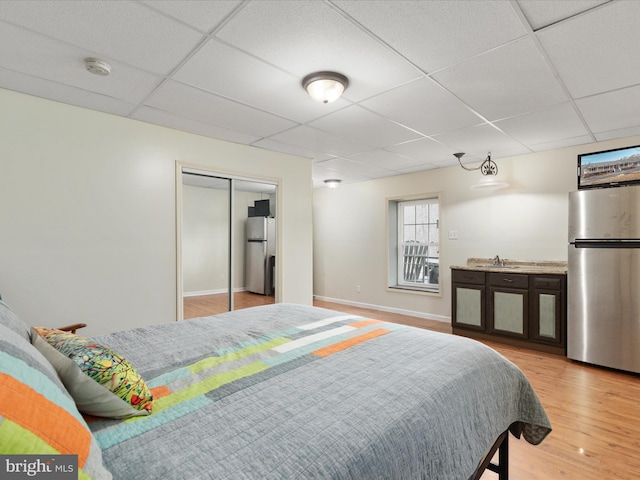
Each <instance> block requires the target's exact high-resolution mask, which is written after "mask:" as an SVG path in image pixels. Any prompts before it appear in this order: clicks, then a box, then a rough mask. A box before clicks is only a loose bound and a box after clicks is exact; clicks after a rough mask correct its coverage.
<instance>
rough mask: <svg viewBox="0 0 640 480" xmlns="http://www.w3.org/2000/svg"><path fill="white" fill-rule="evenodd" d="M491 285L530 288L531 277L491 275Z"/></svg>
mask: <svg viewBox="0 0 640 480" xmlns="http://www.w3.org/2000/svg"><path fill="white" fill-rule="evenodd" d="M489 285H494V286H500V287H510V288H529V275H520V274H517V273H490V274H489Z"/></svg>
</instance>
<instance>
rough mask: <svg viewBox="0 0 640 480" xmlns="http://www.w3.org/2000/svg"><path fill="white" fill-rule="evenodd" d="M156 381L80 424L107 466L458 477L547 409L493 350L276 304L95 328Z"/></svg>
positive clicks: (535, 436) (178, 475)
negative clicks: (147, 401) (139, 397)
mask: <svg viewBox="0 0 640 480" xmlns="http://www.w3.org/2000/svg"><path fill="white" fill-rule="evenodd" d="M96 340H97V341H98V342H100V343H102V344H104V345H107V346H110V347H111V348H113V349H114V350H116V351H117V352H119V353H120V354H122V355H123V356H124V357H125V358H127V359H128V360H129V361H131V363H132V364H133V365H134V366H135V367H136V369H137V370H138V372H139V373H140V374H141V375H142V376H143V377H144V378H145V380H146V381H147V383H148V384H149V386H150V387H151V388H152V389H153V392H154V396H155V401H154V411H153V413H152V415H150V416H147V417H136V418H135V419H129V420H124V421H123V420H100V421H95V422H91V423H90V424H89V425H90V427H91V429H92V431H93V432H94V435H95V436H96V438H97V440H98V443H99V444H100V445H101V447H102V448H103V457H104V461H105V465H106V466H107V468H109V470H111V471H112V472H113V474H114V478H115V479H123V480H124V479H127V480H129V479H135V478H153V479H165V480H166V479H216V480H223V479H229V480H242V479H286V480H292V479H367V480H373V479H385V480H400V479H411V480H414V479H446V480H453V479H461V480H466V479H468V478H469V476H470V475H471V474H472V472H473V471H474V469H475V468H476V467H477V465H478V463H479V462H480V460H481V459H482V457H483V455H484V454H485V453H486V452H487V450H489V448H490V447H491V445H492V444H493V442H494V441H495V439H496V438H497V437H498V436H499V434H500V433H501V432H503V431H504V430H506V429H507V428H509V427H511V429H512V432H513V433H515V434H517V435H519V434H520V432H522V434H523V436H524V438H525V439H526V440H528V441H529V442H530V443H533V444H537V443H539V442H541V441H542V440H543V438H544V437H545V436H546V435H547V433H548V432H549V431H550V423H549V420H548V418H547V416H546V414H545V412H544V410H543V408H542V406H541V405H540V402H539V400H538V398H537V396H536V395H535V393H534V392H533V390H532V388H531V386H530V384H529V382H528V381H527V379H526V378H525V377H524V375H523V374H522V372H521V371H520V370H519V369H518V368H517V367H516V366H515V365H514V364H512V363H511V362H509V361H508V360H506V359H505V358H504V357H502V356H501V355H499V354H498V353H496V352H495V351H493V350H492V349H490V348H488V347H486V346H484V345H482V344H480V343H478V342H475V341H473V340H469V339H466V338H462V337H456V336H453V335H446V334H440V333H435V332H430V331H427V330H422V329H418V328H412V327H407V326H402V325H396V324H392V323H385V322H369V321H366V319H363V318H360V317H354V316H351V315H345V314H342V313H339V312H334V311H330V310H325V309H319V308H314V307H306V306H300V305H290V304H276V305H270V306H263V307H255V308H251V309H246V310H238V311H235V312H229V313H225V314H222V315H217V316H213V317H207V318H200V319H194V320H187V321H184V322H181V323H172V324H163V325H158V326H154V327H148V328H141V329H135V330H129V331H125V332H119V333H114V334H111V335H106V336H101V337H96Z"/></svg>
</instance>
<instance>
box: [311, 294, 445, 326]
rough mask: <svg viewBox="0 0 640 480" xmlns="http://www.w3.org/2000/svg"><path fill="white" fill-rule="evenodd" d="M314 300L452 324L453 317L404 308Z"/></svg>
mask: <svg viewBox="0 0 640 480" xmlns="http://www.w3.org/2000/svg"><path fill="white" fill-rule="evenodd" d="M313 298H315V299H318V300H323V301H325V302H333V303H341V304H343V305H350V306H352V307H361V308H370V309H372V310H380V311H381V312H389V313H397V314H398V315H409V316H411V317H418V318H424V319H426V320H436V321H438V322H443V323H449V324H450V323H451V317H445V316H443V315H436V314H433V313H424V312H416V311H413V310H404V309H402V308H393V307H386V306H384V305H373V304H370V303H362V302H353V301H351V300H343V299H340V298H331V297H322V296H320V295H314V296H313Z"/></svg>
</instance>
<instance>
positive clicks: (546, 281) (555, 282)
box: [533, 276, 563, 290]
mask: <svg viewBox="0 0 640 480" xmlns="http://www.w3.org/2000/svg"><path fill="white" fill-rule="evenodd" d="M562 283H563V282H562V279H561V278H551V277H538V276H535V277H533V288H548V289H551V290H561V289H562Z"/></svg>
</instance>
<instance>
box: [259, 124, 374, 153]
mask: <svg viewBox="0 0 640 480" xmlns="http://www.w3.org/2000/svg"><path fill="white" fill-rule="evenodd" d="M270 139H271V140H276V141H278V142H282V143H287V144H289V145H294V146H297V147H302V148H305V149H307V150H311V151H314V152H323V153H328V154H331V155H338V156H347V155H353V154H354V153H359V152H367V151H369V150H371V147H369V146H368V145H366V144H364V143H362V142H358V141H354V140H349V139H346V138H344V137H339V136H336V135H332V134H330V133H327V132H323V131H321V130H318V129H317V128H311V127H308V126H305V125H300V126H297V127H295V128H292V129H290V130H287V131H286V132H282V133H278V134H276V135H272V136H271V137H270Z"/></svg>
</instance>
